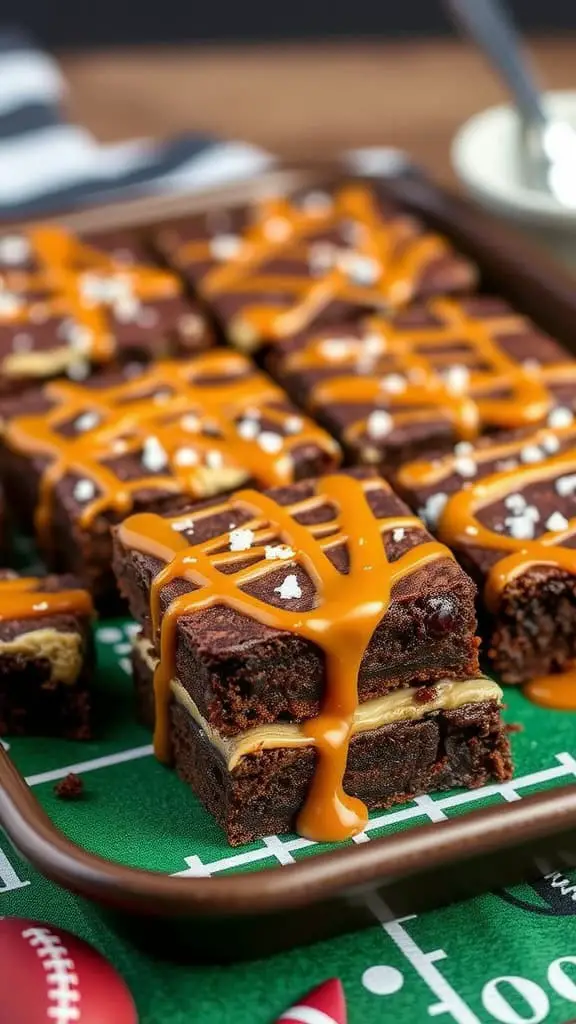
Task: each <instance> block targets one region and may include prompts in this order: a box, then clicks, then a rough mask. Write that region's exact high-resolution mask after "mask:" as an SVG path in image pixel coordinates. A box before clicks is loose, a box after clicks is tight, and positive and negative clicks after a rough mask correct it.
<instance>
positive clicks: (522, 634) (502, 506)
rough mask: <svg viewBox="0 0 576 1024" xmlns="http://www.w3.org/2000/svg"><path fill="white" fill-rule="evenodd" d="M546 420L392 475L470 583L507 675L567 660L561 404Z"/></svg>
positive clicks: (570, 443)
mask: <svg viewBox="0 0 576 1024" xmlns="http://www.w3.org/2000/svg"><path fill="white" fill-rule="evenodd" d="M551 421H552V423H555V424H556V426H555V427H554V426H553V427H545V428H540V429H538V430H536V431H532V432H526V431H522V432H511V433H509V434H506V435H502V436H501V437H499V438H498V439H497V440H493V439H488V438H485V439H483V440H480V441H479V442H478V443H477V444H475V445H466V446H465V448H463V447H462V445H460V446H457V450H456V452H455V453H453V454H450V455H439V456H438V457H431V458H430V459H426V460H420V461H417V462H413V463H411V464H408V465H406V466H404V467H403V468H402V469H400V470H399V472H398V474H397V477H396V484H397V487H398V488H399V489H400V490H401V492H402V493H403V495H404V497H405V498H406V500H407V501H408V502H409V503H410V504H411V505H412V507H413V508H414V509H417V510H418V511H419V512H420V514H421V515H422V516H423V517H424V518H425V520H426V521H427V522H428V524H429V526H430V528H431V529H432V530H433V531H434V532H436V533H437V535H438V536H439V537H440V538H442V539H443V540H444V542H445V543H446V544H448V545H449V546H450V548H452V549H453V550H454V551H455V552H456V554H457V556H458V558H459V560H460V562H461V563H462V565H463V566H464V568H465V569H466V571H467V572H468V573H470V575H471V576H472V577H473V579H474V580H475V581H476V582H477V584H478V587H479V590H480V597H481V606H482V607H481V611H482V620H483V627H484V632H485V635H486V636H487V638H488V644H487V653H488V656H489V658H490V660H491V663H492V665H493V667H494V669H495V670H496V671H497V673H498V674H499V676H500V677H501V678H502V680H503V681H504V682H507V683H524V682H528V681H529V680H531V679H534V678H536V677H539V676H543V675H548V674H549V673H554V672H560V671H563V670H565V669H568V668H570V667H572V665H573V664H574V661H575V660H576V550H575V549H576V536H575V533H574V530H575V525H576V518H575V517H576V427H575V426H574V424H573V423H572V414H571V412H570V410H569V409H568V408H564V409H558V410H556V411H555V413H554V414H553V415H552V417H551ZM561 424H565V425H564V426H562V425H561Z"/></svg>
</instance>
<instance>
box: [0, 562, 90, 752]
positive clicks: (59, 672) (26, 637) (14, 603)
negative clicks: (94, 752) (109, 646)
mask: <svg viewBox="0 0 576 1024" xmlns="http://www.w3.org/2000/svg"><path fill="white" fill-rule="evenodd" d="M92 619H93V608H92V601H91V598H90V596H89V594H88V593H87V591H86V590H84V589H83V588H82V587H81V586H80V585H79V584H78V583H77V581H76V580H74V579H73V578H72V577H70V576H54V575H52V576H45V577H26V576H18V575H17V574H16V573H13V572H11V571H9V570H3V571H1V572H0V734H3V735H20V736H29V735H49V736H59V737H62V738H66V739H90V737H91V735H92V698H91V685H90V684H91V677H92V673H93V669H94V658H95V654H94V643H93V637H92Z"/></svg>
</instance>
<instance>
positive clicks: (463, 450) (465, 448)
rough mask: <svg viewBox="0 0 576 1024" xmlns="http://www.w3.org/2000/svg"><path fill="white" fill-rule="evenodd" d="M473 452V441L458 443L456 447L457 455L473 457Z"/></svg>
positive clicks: (455, 452)
mask: <svg viewBox="0 0 576 1024" xmlns="http://www.w3.org/2000/svg"><path fill="white" fill-rule="evenodd" d="M473 451H474V445H473V444H472V442H471V441H458V443H457V444H455V445H454V454H455V455H471V454H472V452H473Z"/></svg>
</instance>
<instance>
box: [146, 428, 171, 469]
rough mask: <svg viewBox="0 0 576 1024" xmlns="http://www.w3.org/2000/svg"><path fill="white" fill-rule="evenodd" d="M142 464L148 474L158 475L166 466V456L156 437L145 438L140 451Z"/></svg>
mask: <svg viewBox="0 0 576 1024" xmlns="http://www.w3.org/2000/svg"><path fill="white" fill-rule="evenodd" d="M142 464H143V465H144V467H145V468H146V469H147V470H149V472H150V473H159V472H161V471H162V470H163V469H166V466H167V465H168V454H167V452H166V450H165V448H164V447H163V446H162V445H161V443H160V441H159V440H158V438H157V437H147V438H146V440H145V441H144V445H143V449H142Z"/></svg>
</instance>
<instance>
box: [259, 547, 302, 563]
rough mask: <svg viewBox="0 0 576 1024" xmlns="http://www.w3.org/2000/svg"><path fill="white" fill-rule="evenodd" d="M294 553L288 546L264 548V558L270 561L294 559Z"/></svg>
mask: <svg viewBox="0 0 576 1024" xmlns="http://www.w3.org/2000/svg"><path fill="white" fill-rule="evenodd" d="M295 554H296V552H295V551H294V548H291V547H290V546H289V545H288V544H267V545H266V547H265V548H264V557H265V558H267V559H270V560H274V559H284V558H294V555H295Z"/></svg>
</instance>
